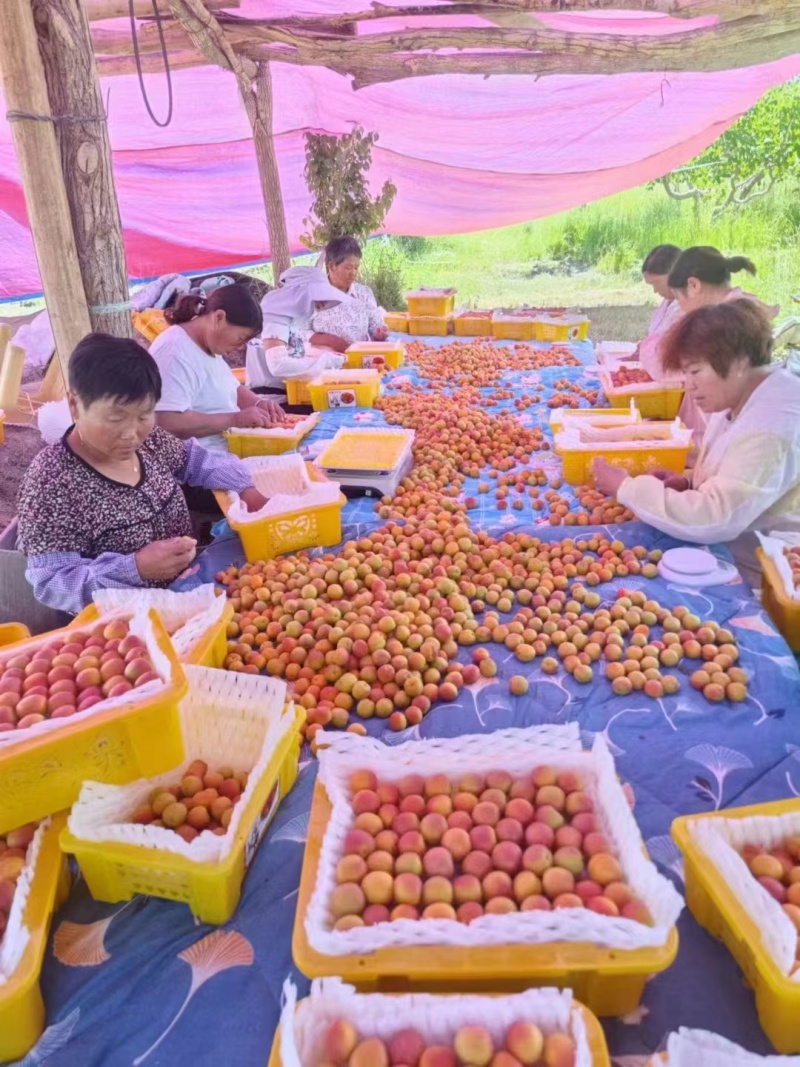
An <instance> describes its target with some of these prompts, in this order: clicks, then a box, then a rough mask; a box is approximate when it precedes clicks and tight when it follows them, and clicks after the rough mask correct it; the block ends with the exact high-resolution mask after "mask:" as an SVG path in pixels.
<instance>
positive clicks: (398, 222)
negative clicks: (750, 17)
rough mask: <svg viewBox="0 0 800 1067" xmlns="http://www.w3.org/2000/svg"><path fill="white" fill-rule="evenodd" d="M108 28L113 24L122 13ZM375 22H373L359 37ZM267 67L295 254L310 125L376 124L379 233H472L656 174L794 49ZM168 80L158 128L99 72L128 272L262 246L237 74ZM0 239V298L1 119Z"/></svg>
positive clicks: (0, 155)
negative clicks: (708, 69) (732, 65)
mask: <svg viewBox="0 0 800 1067" xmlns="http://www.w3.org/2000/svg"><path fill="white" fill-rule="evenodd" d="M370 2H371V0H242V4H241V6H240V8H239V9H238V10H237V12H236V13H237V14H239V15H242V16H247V17H255V16H258V15H265V14H269V15H271V16H273V17H280V16H283V15H290V14H293V15H318V14H330V13H335V12H337V11H354V10H361V9H367V8H369V6H370ZM447 21H448V22H452V24H454V25H461V26H463V25H476V24H481V22H480V20H476V19H470V20H465V19H463V18H458V17H453V18H452V19H451V18H448V20H447ZM408 22H409V19H408V18H407V17H406V18H405V19H404V18H402V17H398V18H397V19H393V20H391V24H397V25H402V24H408ZM539 23H540V24H545V25H547V26H549V27H552V28H558V29H568V30H579V31H581V32H586V33H598V32H606V33H608V32H615V33H617V32H621V33H638V34H643V33H644V34H648V35H651V36H659V35H661V34H663V33H672V32H681V33H685V34H686V36H687V48H691V36H692V32H693V31H694V30H696V29H698V28H700V27H701V26H703V25H706V24H707V23H708V20H696V19H695V20H680V19H671V18H668V17H666V16H661V15H648V14H643V13H639V12H625V13H620V12H591V13H586V14H553V15H545V16H542V17H541V18H540V20H539ZM416 24H419V20H418V19H417V20H415V25H416ZM483 24H485V22H484V23H483ZM102 25H103V26H104V27H106V28H111V29H119V30H121V31H124V30H125V28H126V26H127V22H126V20H113V21H110V22H108V23H104V24H102ZM530 25H534V22H533V21H531V22H530ZM386 28H387V24H386V23H378V22H373V23H369V24H367V25H366V26H362V27H361V28H360V31H359V32H361V33H374V32H378V31H380V30H381V29H383V30H385V29H386ZM272 68H273V82H274V89H275V134H276V149H277V153H278V161H279V168H280V174H281V185H282V190H283V197H284V202H285V209H286V217H287V225H288V230H289V237H290V244H291V247H292V250H293V251H301V250H302V246H301V243H300V236H301V234H302V233H303V230H304V229H305V227H304V223H303V219H304V217H305V216H306V215H307V214H308V209H309V206H310V198H309V194H308V191H307V189H306V187H305V183H304V180H303V167H304V162H305V157H304V138H303V134H304V133H305V132H306V131H308V130H315V131H326V132H330V133H336V134H341V133H344V132H347V131H348V130H350V129H352V127H353V125H354V124H355V123H360V124H361V125H363V126H364V127H365V128H366V129H367V130H373V131H375V132H377V133H378V134H379V136H380V141H379V144H378V145H377V147H376V148H375V150H374V152H373V169H372V173H371V184H372V185H373V187H374V188H375V189H377V188H378V187H379V186H380V185H381V184H382V183H383V182H384V181H385V180H386V179H391V180H392V181H393V182H394V183H395V185H396V186H397V188H398V193H397V197H396V200H395V203H394V205H393V207H392V210H391V212H390V214H389V216H388V219H387V221H386V227H385V229H386V232H388V233H395V234H420V235H438V234H452V233H465V232H472V231H476V230H481V229H489V228H493V227H497V226H505V225H510V224H513V223H517V222H522V221H527V220H530V219H536V218H541V217H543V216H546V215H550V214H554V213H557V212H561V211H567V210H569V209H570V208H573V207H576V206H579V205H581V204H585V203H588V202H590V201H592V200H597V199H600V198H602V197H605V196H609V195H611V194H612V193H616V192H619V191H621V190H623V189H628V188H632V187H634V186H637V185H641V184H642V183H644V182H647V181H649V180H651V179H654V178H657V177H660V176H661V175H663V174H665V173H667V172H668V171H670V170H672V169H674V168H675V167H677V166H680V165H681V164H683V163H685V162H686V161H687V160H689V159H691V158H692V157H693V156H695V155H697V154H698V153H699V152H701V151H702V150H703V149H704V148H706V147H707V146H708V145H709V144H711V143H712V142H713V141H714V140H715V139H716V138H717V137H718V136H719V135H720V134H721V133H722V132H723V131H724V130H725V129H726V128H727V127H728V126H729V125H730V124H731V123H732V122H733V121H735V119H736V118H738V117H739V116H740V115H741V114H742V113H743V112H744V111H746V110H747V109H748V108H749V107H751V106H752V105H753V104H754V103H755V102H756V101H757V100H758V99H759V97H760V96H761V95H763V93H764V92H766V91H767V90H768V89H770V88H771V87H772V86H774V85H777V84H780V83H782V82H784V81H787V80H788V79H789V78H791V77H793V76H795V75H797V74H798V73H800V56H793V57H791V58H789V59H785V60H782V61H780V62H776V63H771V64H767V65H764V66H760V67H751V68H745V69H740V70H733V71H727V72H722V73H714V74H693V73H681V74H669V75H661V74H624V75H615V76H609V77H575V76H569V77H548V78H542V79H540V80H536V79H534V78H532V77H519V76H497V77H492V78H489V79H484V78H480V77H474V76H466V75H445V76H441V77H430V78H419V79H409V80H405V81H400V82H394V83H390V84H386V85H377V86H372V87H370V88H367V89H362V90H359V91H358V92H354V91H353V89H352V87H351V82H350V79H349V78H346V77H343V76H341V75H338V74H334V73H332V72H330V71H328V70H323V69H319V68H307V67H293V66H290V65H286V64H280V63H273V64H272ZM145 83H146V86H147V90H148V94H149V96H150V100H151V103H152V106H153V108H154V110H155V112H156V114H159V115H163V114H165V111H166V86H165V80H164V78H163V76H161V75H147V76H146V77H145ZM173 86H174V92H175V108H174V116H173V120H172V123H171V124H170V126H169V127H167V128H166V129H159V128H158V127H156V126H154V125H153V124H152V122H151V121H150V120H149V118H148V117H147V114H146V111H145V108H144V105H143V102H142V99H141V95H140V92H139V87H138V84H137V80H136V78H135V76H124V77H116V78H109V79H106V80H105V81H104V93H105V92H107V91H109V90H110V97H109V130H110V136H111V143H112V149H113V152H114V172H115V180H116V186H117V193H118V197H119V203H120V210H121V214H122V220H123V227H124V230H125V240H126V248H127V255H128V269H129V273H130V275H131V276H132V277H148V276H152V275H157V274H161V273H167V272H171V271H184V272H185V271H190V270H203V269H210V268H215V267H223V266H230V265H233V264H236V263H246V262H250V261H254V260H261V259H265V258H267V257H268V256H269V239H268V234H267V226H266V220H265V218H264V208H263V203H262V200H261V194H260V187H259V182H258V173H257V168H256V161H255V155H254V150H253V145H252V141H251V138H250V129H249V126H248V123H247V119H246V117H245V115H244V112H243V109H242V107H241V104H240V102H239V99H238V94H237V89H236V84H235V80H234V78H233V77H232V75H230V74H228V73H226V72H224V71H221V70H219V69H217V68H214V67H199V68H194V69H189V70H183V71H177V72H175V73H174V74H173ZM0 241H2V248H3V255H2V256H0V296H6V297H11V296H15V295H18V294H21V293H25V292H31V291H36V290H38V289H39V288H40V281H39V275H38V270H37V267H36V259H35V255H34V250H33V245H32V241H31V238H30V234H29V231H28V222H27V213H26V211H25V205H24V198H23V196H22V191H21V188H20V180H19V172H18V168H17V164H16V159H15V157H14V150H13V144H12V141H11V132H10V128H9V126H8V124H7V123H6V122H4V121H2V120H0Z"/></svg>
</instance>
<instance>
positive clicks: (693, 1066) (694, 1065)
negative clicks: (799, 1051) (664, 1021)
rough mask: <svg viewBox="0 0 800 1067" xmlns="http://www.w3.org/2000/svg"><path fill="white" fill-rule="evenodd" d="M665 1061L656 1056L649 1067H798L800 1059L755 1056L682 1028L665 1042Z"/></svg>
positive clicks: (717, 1038) (705, 1033) (712, 1036)
mask: <svg viewBox="0 0 800 1067" xmlns="http://www.w3.org/2000/svg"><path fill="white" fill-rule="evenodd" d="M666 1055H667V1058H665V1057H664V1056H663V1055H661V1054H659V1055H658V1056H654V1057H653V1059H652V1060H651V1064H650V1067H662V1065H663V1067H667V1064H669V1067H798V1065H800V1056H757V1055H756V1054H755V1053H753V1052H746V1051H745V1050H744V1049H743V1048H740V1047H739V1046H738V1045H734V1043H733V1042H732V1041H728V1040H727V1039H726V1038H724V1037H720V1036H719V1035H718V1034H712V1033H710V1032H709V1031H708V1030H689V1029H687V1028H686V1027H681V1029H680V1030H678V1031H677V1032H676V1033H672V1034H670V1035H669V1038H668V1040H667V1054H666Z"/></svg>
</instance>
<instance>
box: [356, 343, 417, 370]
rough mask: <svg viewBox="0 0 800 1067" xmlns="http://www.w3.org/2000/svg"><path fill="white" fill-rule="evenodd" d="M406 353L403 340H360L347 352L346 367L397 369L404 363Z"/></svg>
mask: <svg viewBox="0 0 800 1067" xmlns="http://www.w3.org/2000/svg"><path fill="white" fill-rule="evenodd" d="M405 353H406V346H405V345H404V344H403V342H402V341H359V342H358V343H357V344H354V345H350V347H349V348H348V349H347V351H346V352H345V356H346V357H347V359H346V361H345V367H355V368H357V369H359V370H360V369H364V368H370V367H372V368H374V369H375V370H385V369H386V368H387V367H388V368H389V369H390V370H397V368H398V367H401V366H402V365H403V359H404V358H405Z"/></svg>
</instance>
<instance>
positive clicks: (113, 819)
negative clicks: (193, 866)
mask: <svg viewBox="0 0 800 1067" xmlns="http://www.w3.org/2000/svg"><path fill="white" fill-rule="evenodd" d="M186 675H187V678H188V679H189V693H188V695H187V697H186V698H185V700H184V701H183V702H182V704H181V707H180V716H181V730H182V732H183V739H184V744H185V748H186V763H185V764H184V765H183V767H181V768H175V770H172V771H167V772H166V773H165V774H162V775H159V776H158V777H157V778H140V779H139V780H138V781H136V782H131V783H130V784H129V785H123V786H118V785H105V784H102V783H100V782H84V784H83V787H82V789H81V792H80V796H79V797H78V801H77V803H76V804H75V805H74V806H73V808H72V812H71V813H70V817H69V823H68V825H69V829H70V831H71V832H72V834H73V835H74V836H75V837H77V838H80V839H81V840H85V841H113V842H117V843H119V844H126V845H139V846H142V847H144V848H152V849H162V850H163V851H165V852H173V853H176V854H177V855H180V856H185V857H187V858H188V859H192V860H197V861H198V862H199V863H214V862H218V861H220V860H222V859H224V857H225V856H226V855H227V854H228V853H229V852H230V850H231V848H232V846H233V839H234V836H235V834H236V829H237V827H238V825H239V822H240V821H241V817H242V813H243V812H244V810H245V808H246V807H247V805H248V803H249V801H250V797H251V796H252V795H253V792H254V790H255V788H256V785H257V783H258V782H259V780H260V779H261V778H262V777H263V775H264V773H265V772H266V770H267V766H268V764H269V762H270V758H271V756H272V753H273V751H274V750H275V748H276V747H277V745H278V744H279V743H280V742H281V740H282V738H283V737H284V735H285V734H286V733H287V732H288V731H289V730H291V728H292V724H293V721H294V706H293V705H292V704H289V705H287V706H286V707H284V703H285V700H286V683H285V682H282V681H279V680H278V679H276V678H263V677H261V676H260V675H253V674H233V673H229V672H227V671H218V670H211V669H209V668H207V667H193V666H187V668H186ZM195 759H201V760H204V761H205V762H206V763H208V765H209V767H210V769H211V770H214V769H215V768H216V767H221V766H223V765H228V766H230V767H232V768H233V770H234V771H248V772H249V778H248V782H247V788H246V789H245V790H244V793H243V794H242V798H241V800H240V801H239V802H238V803H237V804H236V805H235V807H234V809H233V816H232V817H231V821H230V824H229V826H228V832H227V833H226V834H225V836H224V837H222V836H217V835H216V834H212V833H204V834H200V835H199V836H198V837H196V838H195V840H194V841H192V842H191V843H190V842H187V841H184V840H183V838H182V837H180V836H179V835H178V834H176V833H175V832H174V831H173V830H169V829H167V828H166V827H160V826H144V825H140V824H138V823H131V822H129V821H128V820H129V819H130V817H131V815H132V814H133V812H134V811H135V810H136V809H137V808H139V807H141V806H142V805H143V804H144V803H146V802H147V800H148V798H149V797H150V795H151V794H152V792H153V790H154V789H155V788H157V787H159V786H164V787H165V788H166V787H167V786H171V785H177V784H178V783H179V782H180V779H181V776H182V774H183V771H184V769H185V767H187V766H188V765H189V764H190V763H191V762H192V761H193V760H195Z"/></svg>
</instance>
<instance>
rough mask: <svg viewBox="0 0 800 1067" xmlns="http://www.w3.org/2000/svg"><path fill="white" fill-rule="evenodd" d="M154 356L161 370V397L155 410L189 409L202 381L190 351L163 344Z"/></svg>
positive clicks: (180, 410) (200, 387)
mask: <svg viewBox="0 0 800 1067" xmlns="http://www.w3.org/2000/svg"><path fill="white" fill-rule="evenodd" d="M154 358H155V361H156V363H157V364H158V369H159V371H160V372H161V399H160V400H159V402H158V403H157V404H156V411H177V412H184V411H191V410H192V409H193V408H194V405H195V402H196V400H197V397H198V396H199V394H200V392H201V390H202V381H201V378H200V374H199V372H198V369H197V367H196V365H195V360H194V359H193V357H192V355H191V353H188V352H186V351H185V350H184V349H183V348H181V347H180V346H178V345H174V346H173V345H169V346H166V345H165V346H164V348H163V349H162V350H161V351H160V352H157V353H154Z"/></svg>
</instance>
